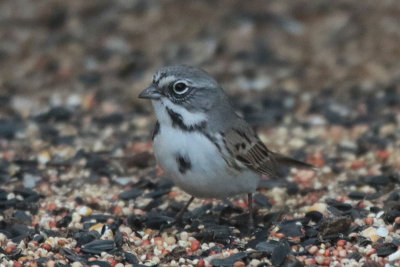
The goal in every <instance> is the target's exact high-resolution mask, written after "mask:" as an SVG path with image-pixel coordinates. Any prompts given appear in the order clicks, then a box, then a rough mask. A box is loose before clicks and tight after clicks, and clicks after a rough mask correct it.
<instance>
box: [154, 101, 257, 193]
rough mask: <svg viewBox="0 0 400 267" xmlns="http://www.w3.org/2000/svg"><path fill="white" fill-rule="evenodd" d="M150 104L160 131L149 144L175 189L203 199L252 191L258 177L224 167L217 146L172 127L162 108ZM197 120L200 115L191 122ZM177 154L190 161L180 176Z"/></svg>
mask: <svg viewBox="0 0 400 267" xmlns="http://www.w3.org/2000/svg"><path fill="white" fill-rule="evenodd" d="M153 105H154V106H155V109H156V113H157V117H158V119H159V122H160V131H159V133H158V134H157V135H156V136H155V138H154V143H153V147H154V153H155V156H156V159H157V162H158V164H159V165H160V167H161V168H162V169H163V170H164V171H165V173H166V174H167V175H168V176H169V177H170V178H171V179H172V180H173V181H174V183H175V184H176V185H177V186H178V187H180V188H181V189H183V190H184V191H186V192H187V193H189V194H191V195H193V196H195V197H206V198H207V197H210V198H225V197H228V196H232V195H236V194H240V193H249V192H253V191H255V189H256V187H257V184H258V180H259V175H257V174H256V173H254V172H252V171H243V172H239V171H237V170H234V169H231V168H228V166H227V164H226V162H225V161H224V159H223V158H222V157H221V156H220V154H219V151H218V149H217V147H216V146H215V145H214V144H213V143H212V142H211V141H210V140H209V139H208V138H207V137H206V136H204V134H202V133H201V132H197V131H183V130H181V129H179V128H177V127H173V126H172V123H171V121H170V118H169V117H168V116H169V115H168V114H166V112H165V108H164V107H162V106H161V105H160V104H157V102H156V103H155V104H154V103H153ZM186 115H187V114H186ZM196 116H197V117H196ZM193 118H195V119H193ZM199 118H200V115H198V114H195V115H194V116H193V117H192V120H191V121H192V122H193V121H197V120H198V119H199ZM183 119H185V117H184V116H183ZM186 119H187V121H186V122H188V118H187V117H186ZM179 155H183V156H185V157H188V158H189V159H190V165H191V166H190V169H188V170H187V171H186V172H184V173H182V172H180V171H179V165H178V162H177V157H178V156H179Z"/></svg>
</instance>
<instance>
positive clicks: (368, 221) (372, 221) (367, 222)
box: [365, 217, 374, 225]
mask: <svg viewBox="0 0 400 267" xmlns="http://www.w3.org/2000/svg"><path fill="white" fill-rule="evenodd" d="M365 224H366V225H373V224H374V218H372V217H368V218H365Z"/></svg>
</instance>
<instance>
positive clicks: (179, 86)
mask: <svg viewBox="0 0 400 267" xmlns="http://www.w3.org/2000/svg"><path fill="white" fill-rule="evenodd" d="M172 89H173V90H174V93H175V94H178V95H182V94H184V93H186V92H187V91H188V90H189V87H188V86H187V84H186V83H184V82H182V81H177V82H176V83H174V85H173V86H172Z"/></svg>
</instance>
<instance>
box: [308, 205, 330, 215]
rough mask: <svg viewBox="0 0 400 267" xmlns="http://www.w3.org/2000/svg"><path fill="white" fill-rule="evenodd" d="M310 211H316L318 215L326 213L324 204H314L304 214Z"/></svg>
mask: <svg viewBox="0 0 400 267" xmlns="http://www.w3.org/2000/svg"><path fill="white" fill-rule="evenodd" d="M310 211H318V212H320V213H324V212H326V204H325V203H315V204H314V205H312V206H311V207H309V208H308V209H307V211H306V212H310Z"/></svg>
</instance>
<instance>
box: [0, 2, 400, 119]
mask: <svg viewBox="0 0 400 267" xmlns="http://www.w3.org/2000/svg"><path fill="white" fill-rule="evenodd" d="M399 17H400V3H399V2H398V1H396V0H383V1H357V0H355V1H347V0H346V1H341V0H339V1H329V0H322V1H308V0H304V1H302V0H301V1H289V0H287V1H286V0H284V1H232V0H225V1H179V0H177V1H172V0H170V1H152V0H150V1H148V0H118V1H108V0H93V1H79V0H71V1H53V0H49V1H47V0H40V1H22V0H13V1H1V2H0V40H1V41H0V97H1V105H0V110H1V111H2V112H3V113H4V112H5V109H11V110H15V109H16V110H17V111H19V112H22V113H30V112H31V111H32V110H35V111H36V112H37V111H38V110H39V109H40V108H39V107H38V106H41V105H42V104H43V103H42V102H40V101H44V102H46V101H47V103H49V104H50V105H58V104H67V105H68V104H77V103H78V102H80V101H82V99H83V98H84V96H85V95H87V94H88V93H95V94H96V97H97V98H98V99H99V100H101V99H104V98H107V99H108V100H110V101H117V102H118V103H124V104H126V106H125V105H124V107H126V108H127V109H130V108H132V106H130V104H133V105H136V104H137V105H140V103H139V104H138V103H137V100H136V97H137V94H138V92H139V91H140V90H141V89H142V88H145V86H146V85H148V84H149V83H150V81H151V76H152V74H153V73H154V72H155V71H156V70H157V68H159V67H161V66H164V65H168V64H180V63H185V64H190V65H196V66H201V67H203V68H204V69H206V70H207V71H208V72H210V73H211V74H212V75H213V76H214V77H216V78H217V80H218V81H219V82H221V83H222V84H223V85H224V87H225V88H226V90H228V91H229V92H230V93H231V94H234V93H240V92H243V91H251V92H253V93H252V94H251V95H257V93H260V92H262V93H263V94H264V95H265V94H266V92H277V94H285V92H286V94H293V93H294V94H296V93H298V92H304V91H307V92H310V94H311V95H312V94H313V92H314V91H318V90H328V91H329V94H333V95H337V94H344V95H346V96H345V98H346V97H347V98H348V97H349V95H347V94H348V93H349V91H351V92H353V97H355V98H358V97H359V95H363V94H364V93H363V92H367V93H368V92H369V91H375V92H377V91H381V92H385V90H389V91H390V90H392V91H393V90H397V89H398V86H399V77H400V76H399V74H400V60H399V55H400V45H399V44H400V20H399ZM388 88H389V89H388ZM314 94H315V93H314ZM354 94H355V96H354ZM389 94H390V92H389ZM246 95H247V94H246ZM270 96H271V95H270ZM15 97H17V98H16V99H14V98H15ZM310 97H311V96H310ZM397 97H398V96H397ZM10 98H11V99H10ZM25 98H26V99H25ZM272 98H274V95H272ZM10 100H11V101H10ZM68 101H69V102H68ZM265 101H267V102H268V101H269V100H265ZM393 101H395V100H393ZM396 101H397V102H396V103H397V104H398V99H397V100H396ZM272 102H273V101H272ZM266 104H272V105H277V103H266ZM42 107H43V106H42Z"/></svg>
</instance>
